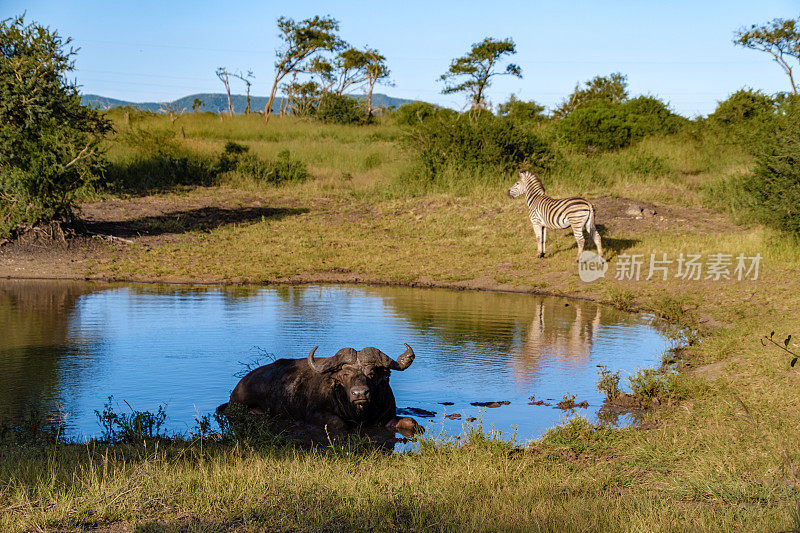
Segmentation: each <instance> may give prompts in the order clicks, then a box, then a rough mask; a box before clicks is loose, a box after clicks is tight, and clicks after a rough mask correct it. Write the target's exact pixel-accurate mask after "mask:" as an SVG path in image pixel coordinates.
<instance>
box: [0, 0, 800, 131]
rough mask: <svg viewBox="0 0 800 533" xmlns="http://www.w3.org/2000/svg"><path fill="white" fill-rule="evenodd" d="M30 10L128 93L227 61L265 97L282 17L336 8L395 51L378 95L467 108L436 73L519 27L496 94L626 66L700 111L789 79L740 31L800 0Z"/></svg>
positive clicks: (365, 39)
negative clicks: (507, 72) (519, 75)
mask: <svg viewBox="0 0 800 533" xmlns="http://www.w3.org/2000/svg"><path fill="white" fill-rule="evenodd" d="M22 12H27V20H28V21H37V22H39V23H41V24H45V25H47V26H50V27H51V28H54V29H57V30H58V31H59V33H60V34H61V35H63V36H70V37H72V39H73V43H74V45H76V46H78V47H80V51H79V53H78V55H77V57H76V67H77V70H76V72H75V77H76V78H77V81H78V83H79V84H80V85H81V87H82V91H83V92H84V93H95V94H101V95H104V96H109V97H113V98H120V99H124V100H132V101H137V102H141V101H169V100H173V99H176V98H179V97H181V96H186V95H188V94H191V93H200V92H222V91H223V86H222V84H221V83H220V82H219V80H218V79H217V77H216V76H215V75H214V70H215V69H216V68H217V67H219V66H226V67H228V68H229V69H232V70H236V69H241V70H248V69H249V70H252V71H253V73H254V74H255V76H256V79H255V82H254V83H253V88H252V94H254V95H259V96H266V95H267V94H268V92H269V89H270V87H271V82H272V79H273V77H274V69H273V63H274V51H275V49H276V48H277V47H278V46H279V44H280V43H279V40H278V38H277V29H276V26H275V20H276V19H277V18H278V17H279V16H281V15H284V16H288V17H292V18H295V19H298V20H299V19H303V18H306V17H309V16H313V15H325V14H329V15H331V16H333V17H335V18H336V19H338V20H339V21H340V23H341V32H340V33H341V36H342V37H343V38H344V39H345V40H347V41H348V42H350V43H351V44H353V45H356V46H363V45H369V46H371V47H373V48H377V49H378V50H380V51H381V52H382V53H383V54H384V55H385V56H386V58H387V63H388V66H389V68H390V69H391V70H392V76H391V79H392V81H393V82H394V87H384V88H380V89H379V92H384V93H386V94H389V95H392V96H397V97H401V98H411V99H420V100H426V101H429V102H434V103H438V104H441V105H447V106H450V107H454V108H461V107H463V105H464V103H465V100H464V99H463V98H462V97H461V96H459V95H442V94H441V89H442V84H441V83H440V82H438V81H437V79H438V77H439V76H440V75H441V74H442V73H443V72H445V71H446V70H447V67H448V66H449V63H450V61H451V60H452V59H453V58H455V57H458V56H460V55H463V54H465V53H466V52H467V51H468V50H469V48H470V45H471V44H472V43H475V42H478V41H481V40H482V39H483V38H484V37H487V36H490V37H495V38H498V39H502V38H506V37H511V38H512V39H514V41H515V42H516V44H517V54H516V55H515V56H514V57H513V59H512V61H513V62H514V63H516V64H518V65H520V66H521V67H522V71H523V76H524V77H523V79H516V78H510V77H506V78H498V79H497V80H496V81H495V83H494V84H493V86H492V87H491V89H490V90H489V92H488V96H489V100H490V102H492V103H495V104H497V103H502V102H504V101H506V100H507V99H508V96H509V95H510V94H511V93H515V94H516V95H517V96H518V97H520V98H522V99H525V100H531V99H532V100H536V101H537V102H539V103H541V104H543V105H546V106H548V107H549V108H551V107H553V106H556V105H557V104H558V103H559V102H560V101H561V100H562V99H563V98H564V97H565V96H566V95H567V94H569V93H570V92H571V91H572V89H573V88H574V87H575V84H576V82H579V81H580V82H583V81H586V80H588V79H590V78H592V77H594V76H596V75H606V74H610V73H612V72H622V73H623V74H626V75H627V76H628V82H629V89H630V92H631V93H632V94H648V95H654V96H658V97H660V98H662V99H664V100H665V101H667V102H669V103H670V104H671V106H672V108H673V109H674V110H675V111H677V112H679V113H681V114H684V115H686V116H689V117H692V116H695V115H698V114H703V115H705V114H708V113H710V112H711V111H713V110H714V108H715V106H716V103H717V101H719V100H722V99H724V98H726V97H727V96H728V95H729V94H730V93H732V92H734V91H736V90H738V89H740V88H742V87H752V88H755V89H761V90H763V91H765V92H767V93H774V92H777V91H785V90H788V89H789V83H788V78H787V77H786V75H785V74H784V73H783V71H781V69H780V68H779V67H778V66H777V65H776V64H775V63H774V62H773V61H771V60H770V58H769V56H767V55H766V54H764V53H760V52H755V51H752V50H747V49H744V48H742V47H736V46H734V45H733V44H732V42H731V41H732V37H733V32H734V30H736V29H737V28H740V27H742V26H747V25H750V24H753V23H756V24H761V23H764V22H767V21H769V20H771V19H773V18H776V17H781V18H795V17H797V16H798V15H800V0H794V1H788V0H783V1H769V0H764V1H760V2H753V1H740V0H732V1H698V0H695V1H683V0H679V1H670V2H665V1H662V2H656V1H648V0H638V1H633V0H628V1H615V0H606V1H605V2H598V1H594V2H590V1H584V2H567V1H562V2H485V1H484V2H473V1H467V0H462V1H455V2H450V1H440V2H431V1H428V2H419V1H416V0H406V1H404V2H314V1H302V0H299V1H293V2H275V1H266V2H264V1H261V2H236V1H230V2H224V3H223V2H207V1H194V2H177V1H173V2H166V1H161V2H155V1H150V0H142V1H139V2H136V3H135V5H134V2H115V1H110V2H109V1H107V0H106V1H82V0H75V1H69V2H65V1H63V0H61V1H58V2H55V1H27V2H21V1H17V0H2V2H0V17H2V18H7V17H10V16H14V15H17V14H20V13H22ZM233 90H234V92H237V93H244V88H243V87H239V86H237V85H234V86H233Z"/></svg>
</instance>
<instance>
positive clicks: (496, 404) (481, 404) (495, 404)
mask: <svg viewBox="0 0 800 533" xmlns="http://www.w3.org/2000/svg"><path fill="white" fill-rule="evenodd" d="M510 403H511V402H509V401H508V400H504V401H502V402H471V403H470V405H474V406H475V407H492V408H493V407H500V406H501V405H508V404H510Z"/></svg>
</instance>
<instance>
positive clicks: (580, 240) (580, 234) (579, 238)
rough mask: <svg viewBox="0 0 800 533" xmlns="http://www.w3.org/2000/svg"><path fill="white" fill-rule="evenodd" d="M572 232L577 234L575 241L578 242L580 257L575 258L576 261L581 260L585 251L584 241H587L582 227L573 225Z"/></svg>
mask: <svg viewBox="0 0 800 533" xmlns="http://www.w3.org/2000/svg"><path fill="white" fill-rule="evenodd" d="M572 233H573V234H574V235H575V241H576V242H577V243H578V257H577V258H576V259H575V261H576V262H580V260H581V254H582V253H583V243H585V242H586V239H584V238H583V230H582V229H581V228H580V227H578V228H574V227H573V228H572Z"/></svg>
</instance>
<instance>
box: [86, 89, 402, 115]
mask: <svg viewBox="0 0 800 533" xmlns="http://www.w3.org/2000/svg"><path fill="white" fill-rule="evenodd" d="M352 96H353V98H363V96H360V95H352ZM195 98H199V99H200V101H201V102H203V106H202V107H201V108H200V111H213V112H214V113H219V112H220V111H227V109H228V97H227V96H226V95H225V93H201V94H190V95H189V96H184V97H183V98H178V99H177V100H174V101H172V102H168V103H169V104H170V105H172V106H173V107H175V108H177V109H185V110H186V111H191V110H192V102H194V99H195ZM267 100H269V99H268V98H267V97H266V96H250V110H251V111H264V108H265V107H266V105H267ZM282 101H283V98H281V97H277V98H275V101H274V102H273V103H272V112H273V113H277V112H278V110H279V109H280V105H281V102H282ZM413 101H414V100H406V99H404V98H393V97H391V96H386V95H385V94H379V93H376V94H373V95H372V105H373V106H374V107H391V106H395V107H400V106H401V105H404V104H410V103H411V102H413ZM81 103H83V104H84V105H88V106H91V107H96V108H98V109H111V108H113V107H124V106H129V107H135V108H138V109H141V110H143V111H153V112H156V113H157V112H158V111H159V110H161V107H162V106H161V102H128V101H126V100H117V99H115V98H108V97H106V96H100V95H97V94H82V95H81ZM231 103H232V104H233V112H234V113H244V111H245V109H246V108H247V97H246V96H245V95H243V94H232V95H231Z"/></svg>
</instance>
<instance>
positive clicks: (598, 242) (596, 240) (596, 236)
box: [592, 228, 605, 261]
mask: <svg viewBox="0 0 800 533" xmlns="http://www.w3.org/2000/svg"><path fill="white" fill-rule="evenodd" d="M592 237H594V245H595V246H597V255H599V256H600V259H603V243H602V241H601V240H600V232H599V231H597V228H592ZM603 261H605V259H603Z"/></svg>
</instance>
